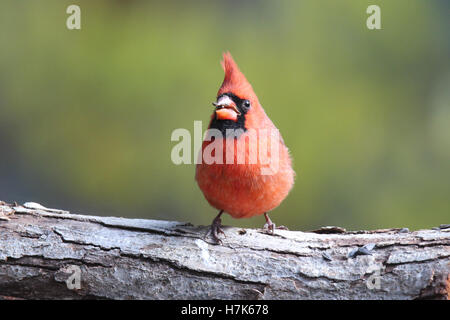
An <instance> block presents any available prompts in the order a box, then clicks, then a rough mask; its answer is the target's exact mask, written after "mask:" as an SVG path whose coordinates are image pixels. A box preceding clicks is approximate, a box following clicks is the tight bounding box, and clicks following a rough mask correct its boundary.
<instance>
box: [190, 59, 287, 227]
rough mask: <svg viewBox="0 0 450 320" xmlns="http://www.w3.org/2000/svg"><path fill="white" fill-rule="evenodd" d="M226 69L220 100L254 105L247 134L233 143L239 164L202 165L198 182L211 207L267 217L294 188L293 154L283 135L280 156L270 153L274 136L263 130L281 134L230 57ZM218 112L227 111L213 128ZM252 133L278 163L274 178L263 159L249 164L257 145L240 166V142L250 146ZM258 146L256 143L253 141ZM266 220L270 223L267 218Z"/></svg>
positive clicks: (234, 214) (237, 214) (247, 119)
mask: <svg viewBox="0 0 450 320" xmlns="http://www.w3.org/2000/svg"><path fill="white" fill-rule="evenodd" d="M222 67H223V69H224V71H225V78H224V80H223V83H222V85H221V87H220V89H219V91H218V94H217V97H218V99H219V98H220V97H221V96H222V95H224V94H232V95H234V96H236V97H238V98H239V99H246V100H249V101H250V105H251V107H250V108H249V110H248V112H247V113H246V114H245V115H243V116H244V117H245V120H244V121H245V129H247V130H246V131H245V132H244V133H243V134H242V135H240V136H239V137H238V138H236V139H235V140H234V142H233V143H234V149H235V150H234V151H235V152H234V160H235V161H234V162H233V164H216V163H213V164H206V163H204V162H202V163H200V164H198V165H197V167H196V175H195V178H196V180H197V183H198V185H199V187H200V189H201V190H202V192H203V194H204V196H205V198H206V200H207V201H208V202H209V203H210V205H211V206H213V207H214V208H216V209H218V210H221V211H222V210H223V211H225V212H227V213H229V214H230V215H231V216H232V217H234V218H247V217H252V216H255V215H261V214H264V213H266V212H268V211H271V210H273V209H274V208H276V207H277V206H278V205H279V204H280V203H281V202H282V201H283V200H284V199H285V198H286V196H287V195H288V193H289V191H290V190H291V188H292V186H293V184H294V175H295V173H294V171H293V169H292V164H291V158H290V155H289V151H288V149H287V147H286V146H285V144H284V142H283V139H282V138H281V135H279V137H278V139H277V140H275V141H276V143H278V155H277V154H271V153H270V143H271V141H268V140H270V139H269V138H270V137H271V136H270V135H269V136H267V135H264V134H262V129H264V130H267V132H275V133H276V134H279V131H278V130H277V129H276V127H275V125H274V124H273V123H272V121H271V120H270V119H269V117H268V116H267V115H266V113H265V112H264V109H263V108H262V106H261V105H260V103H259V101H258V97H257V96H256V94H255V93H254V91H253V88H252V86H251V85H250V83H249V82H248V81H247V79H246V78H245V76H244V74H243V73H242V72H241V71H240V70H239V68H238V66H237V64H236V63H235V62H234V60H233V58H232V57H231V55H230V53H225V54H224V55H223V61H222ZM239 101H240V100H239ZM218 112H224V109H219V111H217V110H216V112H215V113H213V116H212V118H211V123H210V126H211V124H212V123H213V121H219V122H220V120H219V119H218V118H219V117H218V114H219V113H218ZM227 112H228V113H232V112H234V111H233V110H231V109H230V110H228V109H227V110H226V112H224V113H227ZM226 119H228V118H226ZM226 121H231V120H226ZM271 130H272V131H271ZM251 132H256V133H257V144H258V146H260V145H261V144H264V143H265V144H266V145H268V146H269V148H268V158H269V159H270V160H271V161H278V170H277V171H276V172H274V173H273V174H268V175H264V174H262V173H261V168H262V167H263V166H264V165H263V163H262V160H261V159H260V157H259V156H258V160H257V162H256V163H255V164H249V163H248V159H249V157H250V152H252V150H254V149H252V148H253V147H255V146H253V145H251V146H250V145H249V144H248V143H246V144H245V151H244V152H245V157H246V158H245V159H246V162H245V163H244V164H237V157H238V155H237V153H238V152H237V151H238V150H237V143H238V142H239V141H241V142H242V139H246V141H247V142H248V141H251V140H252V139H251V138H252V137H251V136H250V134H251ZM265 132H266V131H265ZM228 139H233V138H228ZM222 140H223V141H222V143H223V144H224V145H223V159H224V162H225V159H226V152H227V150H226V147H225V142H226V139H225V138H224V139H222ZM254 142H255V140H253V143H254ZM210 143H212V142H211V141H204V142H203V145H202V152H204V150H205V148H207V147H208V145H209V144H210ZM274 157H277V159H274ZM219 217H220V214H219V216H218V218H219ZM266 219H268V217H267V216H266ZM219 220H220V219H219ZM269 221H270V219H268V223H269ZM219 222H220V221H219ZM270 223H271V222H270ZM219 231H220V230H219Z"/></svg>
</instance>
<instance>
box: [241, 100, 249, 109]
mask: <svg viewBox="0 0 450 320" xmlns="http://www.w3.org/2000/svg"><path fill="white" fill-rule="evenodd" d="M242 105H243V106H244V108H246V109H248V108H250V101H248V100H244V102H243V103H242Z"/></svg>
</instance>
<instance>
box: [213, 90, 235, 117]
mask: <svg viewBox="0 0 450 320" xmlns="http://www.w3.org/2000/svg"><path fill="white" fill-rule="evenodd" d="M213 106H215V107H216V117H217V119H219V120H232V121H234V122H236V121H237V119H238V116H239V115H240V114H241V113H240V112H239V110H238V108H237V106H236V103H234V101H233V100H231V99H230V98H229V97H228V96H223V97H221V98H220V99H219V100H217V102H213Z"/></svg>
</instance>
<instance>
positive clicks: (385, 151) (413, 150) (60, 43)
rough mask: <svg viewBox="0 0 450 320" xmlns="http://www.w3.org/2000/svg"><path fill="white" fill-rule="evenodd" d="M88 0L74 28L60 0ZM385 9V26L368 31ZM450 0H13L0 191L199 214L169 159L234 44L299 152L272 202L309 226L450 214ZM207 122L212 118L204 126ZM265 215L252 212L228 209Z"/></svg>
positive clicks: (5, 58) (1, 111) (91, 208)
mask: <svg viewBox="0 0 450 320" xmlns="http://www.w3.org/2000/svg"><path fill="white" fill-rule="evenodd" d="M70 4H78V5H79V6H80V7H81V26H82V29H81V30H73V31H70V30H68V29H67V28H66V19H67V17H68V16H69V15H68V14H66V8H67V6H68V5H70ZM369 4H377V5H379V6H380V7H381V25H382V30H375V31H371V30H368V29H367V27H366V19H367V17H368V15H367V14H366V8H367V6H368V5H369ZM449 9H450V2H449V1H446V0H442V1H438V0H428V1H425V0H402V1H400V0H389V1H387V0H384V1H383V0H375V1H373V0H372V1H363V0H361V1H354V0H341V1H335V0H329V1H324V0H320V1H318V0H304V1H270V0H267V1H262V0H261V1H259V0H253V1H250V0H248V1H237V0H235V1H181V0H180V1H164V2H163V1H158V2H156V1H155V2H150V1H88V0H86V1H75V0H74V1H61V0H58V1H49V0H45V1H44V0H42V1H17V0H13V1H9V0H6V1H5V0H3V1H2V2H1V4H0V45H1V47H0V199H1V200H6V201H8V202H12V201H17V202H25V201H35V202H39V203H41V204H43V205H45V206H49V207H57V208H66V209H70V210H71V211H72V212H76V213H88V214H89V213H91V214H99V215H117V216H126V217H143V218H152V219H168V220H181V221H190V222H192V223H194V224H204V225H206V224H209V223H210V222H211V220H212V219H213V218H214V216H215V215H216V214H217V212H216V211H215V210H214V209H213V208H211V207H210V206H209V205H208V203H207V202H206V200H205V199H204V198H203V195H202V194H201V192H200V190H199V189H198V187H197V185H196V183H195V181H194V171H195V168H194V165H180V166H176V165H174V164H173V163H172V162H171V159H170V153H171V149H172V147H173V146H174V145H175V144H176V143H175V142H171V141H170V137H171V133H172V131H173V130H174V129H176V128H187V129H189V130H190V131H191V132H192V131H193V121H194V120H203V121H204V122H205V126H206V124H207V122H208V120H209V118H210V115H211V112H212V106H211V102H212V101H213V100H214V99H215V95H216V93H217V90H218V88H219V86H220V84H221V82H222V79H223V71H222V69H221V67H220V64H219V61H220V59H221V54H222V52H223V51H226V50H230V52H231V53H232V54H233V56H234V58H235V59H236V61H237V63H238V64H239V65H240V67H241V69H242V71H243V72H244V73H245V74H246V76H247V78H248V79H249V81H250V82H251V83H252V84H253V87H254V89H255V92H256V94H257V95H258V96H259V99H260V101H261V103H262V105H263V106H264V108H265V110H266V112H267V113H268V115H269V116H270V117H271V119H272V120H273V122H274V123H275V124H276V125H277V126H278V128H279V129H280V130H281V133H282V134H283V137H284V140H285V142H286V144H287V145H288V147H289V148H290V150H291V152H292V156H293V158H294V165H295V171H296V172H297V178H296V184H295V187H294V189H293V190H292V192H291V194H290V195H289V197H288V198H287V199H286V200H285V201H284V203H283V204H282V205H281V206H280V207H279V208H277V209H276V210H275V211H273V212H272V214H271V216H272V219H273V220H274V221H275V222H276V223H277V224H284V225H286V226H288V227H289V228H290V229H298V230H309V229H312V228H318V227H320V226H323V225H339V226H343V227H346V228H349V229H365V228H388V227H409V228H412V229H418V228H429V227H432V226H436V225H438V224H440V223H449V220H450V219H449V218H450V63H449V61H450V59H449V57H450V19H449V16H448V12H449ZM204 129H206V128H204ZM224 223H225V224H228V225H235V226H252V227H261V226H262V225H263V224H264V219H263V218H262V217H257V218H252V219H243V220H233V219H231V218H230V217H229V216H227V217H225V218H224Z"/></svg>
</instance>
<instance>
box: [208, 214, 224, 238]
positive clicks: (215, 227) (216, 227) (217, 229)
mask: <svg viewBox="0 0 450 320" xmlns="http://www.w3.org/2000/svg"><path fill="white" fill-rule="evenodd" d="M222 213H223V210H220V212H219V214H218V215H217V217H215V218H214V220H213V222H212V223H211V227H210V228H209V229H208V232H206V234H205V236H204V238H206V237H207V236H208V235H209V234H211V236H212V238H213V239H214V241H216V243H219V244H222V240H220V239H219V233H221V234H223V235H224V236H225V232H223V230H222V228H221V227H222V219H220V216H221V215H222Z"/></svg>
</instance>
